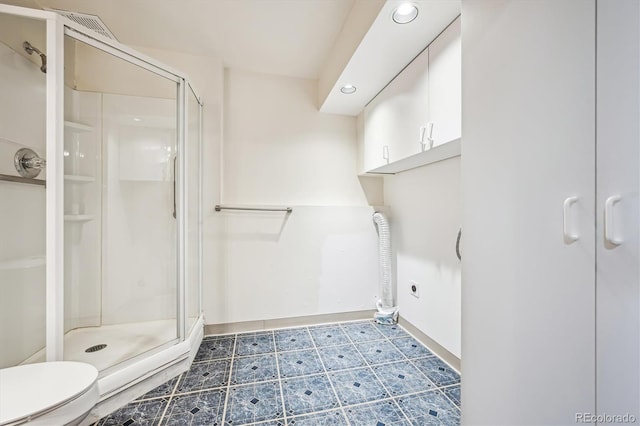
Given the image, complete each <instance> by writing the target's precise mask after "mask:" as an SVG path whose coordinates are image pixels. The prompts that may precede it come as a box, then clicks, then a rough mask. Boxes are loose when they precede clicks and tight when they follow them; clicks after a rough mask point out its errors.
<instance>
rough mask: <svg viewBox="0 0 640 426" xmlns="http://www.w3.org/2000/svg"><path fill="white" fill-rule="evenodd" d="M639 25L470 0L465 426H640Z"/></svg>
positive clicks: (625, 11)
mask: <svg viewBox="0 0 640 426" xmlns="http://www.w3.org/2000/svg"><path fill="white" fill-rule="evenodd" d="M638 17H639V14H638V3H637V1H636V0H615V1H598V2H596V1H595V0H563V1H561V2H558V1H556V0H537V1H521V0H484V1H476V0H463V6H462V38H463V40H462V46H463V50H462V88H463V92H462V99H463V105H462V116H463V124H462V138H463V147H462V151H463V155H462V186H463V226H464V237H463V252H464V259H463V265H462V277H463V282H462V315H463V319H462V377H463V379H462V404H463V405H462V420H463V424H470V425H481V424H487V425H489V424H490V425H520V424H536V425H543V424H548V425H558V424H562V425H564V424H575V423H576V420H579V419H578V418H577V417H576V416H578V415H579V414H580V413H584V414H596V413H601V414H602V413H605V412H606V414H608V415H616V414H620V415H624V414H626V413H630V414H632V415H635V416H636V417H637V418H638V421H640V413H638V399H639V398H638V389H639V386H640V378H639V377H638V364H639V363H640V358H639V351H638V342H639V340H638V339H639V338H640V333H639V327H640V316H639V311H638V306H639V304H640V300H639V293H638V288H639V286H640V283H639V277H638V220H639V217H638V185H639V182H638V181H639V178H638V167H639V165H640V158H639V154H638V144H639V140H638V121H639V120H638V117H639V115H638V98H639V95H640V94H639V88H638V65H639V63H638V47H639V40H638V28H637V27H638ZM596 46H597V49H596ZM623 46H624V47H623ZM596 95H597V96H596ZM612 196H614V197H615V196H619V197H620V200H619V201H617V202H616V201H615V200H616V198H613V199H611V198H610V197H612ZM607 200H609V208H608V209H607V211H608V216H607V217H608V219H609V221H608V223H609V226H608V227H607V232H608V236H609V237H610V238H613V240H616V239H618V240H621V241H622V243H621V244H620V245H615V244H610V243H607V242H605V230H604V227H603V224H604V222H606V220H605V217H604V216H605V215H604V212H605V204H606V201H607ZM596 221H597V226H594V224H596Z"/></svg>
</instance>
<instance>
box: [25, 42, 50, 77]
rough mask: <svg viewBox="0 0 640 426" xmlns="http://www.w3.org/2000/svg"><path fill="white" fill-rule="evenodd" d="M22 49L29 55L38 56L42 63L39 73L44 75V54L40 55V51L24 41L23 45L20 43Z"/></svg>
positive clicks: (45, 61) (45, 57)
mask: <svg viewBox="0 0 640 426" xmlns="http://www.w3.org/2000/svg"><path fill="white" fill-rule="evenodd" d="M22 47H23V48H24V50H25V52H27V53H28V54H29V55H31V54H33V53H34V52H35V53H36V54H38V55H40V60H41V61H42V65H41V66H40V71H42V72H43V73H45V74H46V72H47V55H45V54H44V53H42V52H41V51H40V49H38V48H36V47H33V46H32V45H31V43H29V42H28V41H25V42H24V43H22Z"/></svg>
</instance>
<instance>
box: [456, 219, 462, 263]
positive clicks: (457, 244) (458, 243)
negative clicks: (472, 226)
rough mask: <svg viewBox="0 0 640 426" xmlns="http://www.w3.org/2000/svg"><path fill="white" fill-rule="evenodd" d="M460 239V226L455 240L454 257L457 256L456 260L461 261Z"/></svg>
mask: <svg viewBox="0 0 640 426" xmlns="http://www.w3.org/2000/svg"><path fill="white" fill-rule="evenodd" d="M460 237H462V226H461V227H460V228H458V237H457V238H456V256H458V260H462V255H461V254H460Z"/></svg>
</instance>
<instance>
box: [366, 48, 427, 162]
mask: <svg viewBox="0 0 640 426" xmlns="http://www.w3.org/2000/svg"><path fill="white" fill-rule="evenodd" d="M428 68H429V55H428V51H427V50H425V51H423V52H422V53H421V54H420V55H419V56H418V57H417V58H415V59H414V60H413V62H411V64H409V65H408V66H407V67H406V68H405V69H404V70H403V71H402V72H401V73H400V74H398V76H397V77H396V78H395V79H393V80H392V81H391V83H389V85H388V86H387V87H385V88H384V89H383V90H382V91H381V92H380V93H379V94H378V96H376V97H375V98H374V99H373V100H372V101H371V102H370V103H369V105H367V107H366V108H365V110H364V113H365V124H364V167H365V170H371V169H374V168H376V167H379V166H383V165H385V164H387V161H386V159H384V158H383V149H384V147H385V146H387V147H388V148H387V149H388V152H389V162H394V161H397V160H401V159H403V158H406V157H408V156H410V155H413V154H417V153H418V152H420V150H421V149H420V127H421V126H425V125H426V123H427V121H429V109H428V106H429V99H428V98H429V72H428V71H429V70H428Z"/></svg>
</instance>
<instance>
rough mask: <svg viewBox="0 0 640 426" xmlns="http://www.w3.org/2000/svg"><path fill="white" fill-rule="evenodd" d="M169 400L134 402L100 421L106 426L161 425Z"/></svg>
mask: <svg viewBox="0 0 640 426" xmlns="http://www.w3.org/2000/svg"><path fill="white" fill-rule="evenodd" d="M167 402H168V399H167V398H162V399H150V400H147V401H138V402H132V403H131V404H128V405H125V406H124V407H122V408H121V409H119V410H117V411H114V412H113V413H111V414H109V415H108V416H107V417H106V418H105V419H103V420H101V421H100V425H106V426H116V425H117V426H123V425H124V426H148V425H158V424H160V417H161V416H162V413H163V412H164V409H165V407H166V406H167Z"/></svg>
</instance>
